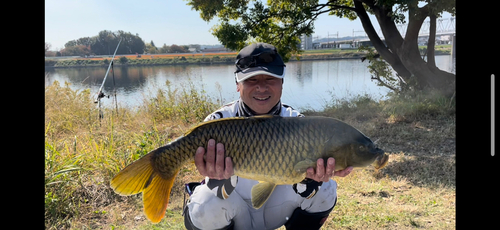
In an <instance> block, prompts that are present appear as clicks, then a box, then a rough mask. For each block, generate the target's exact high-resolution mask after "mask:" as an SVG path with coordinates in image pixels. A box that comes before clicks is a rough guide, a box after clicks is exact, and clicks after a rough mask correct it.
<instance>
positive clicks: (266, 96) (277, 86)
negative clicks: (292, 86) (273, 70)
mask: <svg viewBox="0 0 500 230" xmlns="http://www.w3.org/2000/svg"><path fill="white" fill-rule="evenodd" d="M282 90H283V80H282V79H279V78H275V77H273V76H269V75H264V74H260V75H256V76H253V77H251V78H248V79H246V80H245V81H242V82H240V83H238V84H236V91H237V92H240V97H241V99H242V100H243V102H244V103H245V104H246V105H247V106H249V107H250V109H252V110H253V111H254V112H256V113H257V114H266V113H267V112H269V111H270V110H271V109H272V108H273V106H275V105H276V104H277V103H278V101H279V100H280V98H281V93H282Z"/></svg>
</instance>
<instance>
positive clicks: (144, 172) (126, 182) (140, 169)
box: [110, 154, 153, 196]
mask: <svg viewBox="0 0 500 230" xmlns="http://www.w3.org/2000/svg"><path fill="white" fill-rule="evenodd" d="M151 156H152V154H147V155H145V156H144V157H142V158H140V159H139V160H136V161H134V162H133V163H132V164H130V165H128V166H127V167H125V168H124V169H122V170H121V171H120V172H119V173H118V174H116V176H115V177H113V179H111V182H110V186H111V188H112V189H113V190H114V191H115V192H116V193H118V194H120V195H124V196H129V195H133V194H136V193H140V192H142V191H143V190H144V188H146V186H147V185H148V184H149V183H148V182H150V181H149V180H150V178H151V174H152V173H153V166H152V165H151Z"/></svg>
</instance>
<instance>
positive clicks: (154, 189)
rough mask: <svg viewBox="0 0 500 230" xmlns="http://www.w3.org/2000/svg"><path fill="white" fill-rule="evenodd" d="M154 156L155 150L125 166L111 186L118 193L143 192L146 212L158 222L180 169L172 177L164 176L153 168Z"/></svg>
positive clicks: (149, 217)
mask: <svg viewBox="0 0 500 230" xmlns="http://www.w3.org/2000/svg"><path fill="white" fill-rule="evenodd" d="M152 156H153V152H151V153H148V154H147V155H145V156H144V157H142V158H141V159H139V160H137V161H135V162H133V163H132V164H130V165H129V166H127V167H125V168H124V169H123V170H122V171H120V172H119V173H118V174H117V175H116V176H115V177H113V179H112V180H111V182H110V186H111V188H112V189H113V190H114V191H115V192H116V193H118V194H120V195H125V196H128V195H133V194H136V193H139V192H143V194H142V195H143V196H142V199H143V202H144V213H146V217H148V219H149V220H151V222H153V223H158V222H160V220H161V218H163V216H164V215H165V211H166V209H167V205H168V200H169V198H170V190H171V189H172V186H173V184H174V179H175V176H176V175H177V172H178V171H177V172H176V173H175V174H174V175H173V176H172V177H170V178H167V179H164V178H162V177H161V176H160V175H159V174H157V173H155V172H154V170H153V166H152V165H151V157H152Z"/></svg>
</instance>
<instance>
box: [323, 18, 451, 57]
mask: <svg viewBox="0 0 500 230" xmlns="http://www.w3.org/2000/svg"><path fill="white" fill-rule="evenodd" d="M396 27H397V29H398V31H399V33H400V34H401V36H403V37H404V36H405V34H406V29H407V28H408V24H406V23H405V24H397V25H396ZM429 32H430V20H425V21H424V23H423V24H422V27H421V28H420V31H419V33H418V37H419V43H420V44H423V43H425V42H427V40H428V37H429ZM356 33H357V34H356ZM360 33H361V36H359V35H360ZM455 34H456V21H455V18H454V17H452V18H438V19H437V20H436V42H438V43H441V44H451V40H452V37H453V36H454V35H455ZM377 35H378V36H379V37H380V38H381V39H382V40H385V39H384V35H383V34H382V31H381V30H380V29H378V30H377ZM329 36H330V34H329ZM352 37H353V38H352V39H346V40H336V41H333V40H332V41H329V42H321V43H316V44H315V47H316V48H319V49H321V48H336V47H337V48H338V47H340V44H351V45H352V47H357V46H359V44H363V43H367V42H369V41H370V39H369V38H368V36H367V35H366V33H365V31H364V30H360V31H355V30H353V31H352Z"/></svg>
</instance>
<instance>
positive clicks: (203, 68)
mask: <svg viewBox="0 0 500 230" xmlns="http://www.w3.org/2000/svg"><path fill="white" fill-rule="evenodd" d="M367 65H368V63H367V62H361V61H360V60H359V59H348V60H317V61H294V62H288V63H286V67H287V68H286V76H285V83H284V84H283V95H282V101H283V102H285V103H288V104H290V105H292V106H293V107H295V108H298V109H304V108H312V109H317V110H318V109H322V108H323V106H324V105H325V104H326V103H327V102H330V101H331V100H332V99H333V100H337V99H351V98H353V97H356V96H357V95H364V94H368V95H370V96H371V97H373V98H374V99H383V98H384V97H385V95H386V94H387V92H389V89H387V88H384V87H379V86H377V85H376V83H375V82H372V80H371V75H370V73H369V72H368V69H367V68H366V66H367ZM436 65H437V66H438V67H439V68H441V69H443V70H446V71H452V70H453V69H454V68H453V67H454V63H453V62H452V60H451V56H449V55H448V56H436ZM106 70H107V67H88V68H59V69H47V70H46V72H47V73H46V79H45V81H46V84H52V82H54V81H55V80H57V81H59V82H60V83H61V84H63V83H64V82H65V81H67V82H69V83H70V84H71V85H70V87H71V88H73V89H86V88H90V90H91V92H92V94H95V93H96V92H97V90H98V89H99V87H100V85H101V83H102V81H103V78H104V75H105V74H106ZM234 70H235V69H234V66H233V65H177V66H140V67H138V66H132V67H120V66H116V67H114V69H113V71H114V78H115V87H116V90H117V100H118V102H119V103H120V104H122V105H124V106H137V105H139V104H141V103H142V102H143V98H144V97H145V96H148V95H151V96H152V95H153V94H155V93H156V91H157V90H158V89H159V88H166V82H167V80H168V81H169V82H170V83H171V87H172V89H173V88H175V87H185V86H186V84H189V82H192V84H194V86H195V87H196V88H197V89H199V90H204V91H205V92H206V93H207V94H208V95H209V96H211V97H212V98H213V99H220V100H221V101H222V102H223V103H226V102H230V101H233V100H236V99H237V98H238V97H239V93H237V92H236V84H235V81H234ZM218 86H220V87H218ZM104 90H105V92H104V93H105V94H111V92H113V74H112V73H109V74H108V78H107V80H106V82H105V84H104ZM103 103H104V105H105V106H106V104H112V103H111V100H109V101H108V102H106V101H103Z"/></svg>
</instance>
